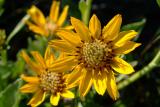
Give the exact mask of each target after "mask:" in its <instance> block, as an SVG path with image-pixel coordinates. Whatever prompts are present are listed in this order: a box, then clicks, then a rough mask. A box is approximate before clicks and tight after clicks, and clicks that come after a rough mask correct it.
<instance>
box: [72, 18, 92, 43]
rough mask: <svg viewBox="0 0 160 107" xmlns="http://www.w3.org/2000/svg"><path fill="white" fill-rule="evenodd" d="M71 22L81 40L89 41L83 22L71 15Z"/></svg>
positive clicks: (89, 37) (87, 31)
mask: <svg viewBox="0 0 160 107" xmlns="http://www.w3.org/2000/svg"><path fill="white" fill-rule="evenodd" d="M71 24H72V26H73V27H74V28H75V30H76V32H77V33H78V35H79V36H80V38H81V39H82V40H83V41H86V42H89V41H90V40H91V36H90V34H89V30H88V28H87V26H86V25H85V24H84V23H83V22H81V21H80V20H78V19H76V18H74V17H71Z"/></svg>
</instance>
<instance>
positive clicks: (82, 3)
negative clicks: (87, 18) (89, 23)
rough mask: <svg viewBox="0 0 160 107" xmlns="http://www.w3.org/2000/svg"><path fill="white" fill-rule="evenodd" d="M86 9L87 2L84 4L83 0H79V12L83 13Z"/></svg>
mask: <svg viewBox="0 0 160 107" xmlns="http://www.w3.org/2000/svg"><path fill="white" fill-rule="evenodd" d="M86 9H87V4H86V2H85V1H84V0H81V1H80V2H79V10H80V12H81V13H85V11H86Z"/></svg>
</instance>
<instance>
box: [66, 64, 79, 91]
mask: <svg viewBox="0 0 160 107" xmlns="http://www.w3.org/2000/svg"><path fill="white" fill-rule="evenodd" d="M81 70H82V68H81V67H80V66H77V67H76V68H75V69H74V70H73V71H72V72H71V73H70V74H69V76H68V78H67V80H66V81H67V83H68V86H67V87H69V88H72V87H75V86H76V85H77V83H78V82H79V81H80V79H81V77H82V76H81V73H82V72H81Z"/></svg>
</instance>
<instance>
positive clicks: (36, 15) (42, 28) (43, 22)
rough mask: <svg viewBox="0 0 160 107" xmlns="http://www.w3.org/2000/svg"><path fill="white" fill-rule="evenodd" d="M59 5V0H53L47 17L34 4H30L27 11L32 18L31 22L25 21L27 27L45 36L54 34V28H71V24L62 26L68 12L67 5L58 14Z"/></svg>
mask: <svg viewBox="0 0 160 107" xmlns="http://www.w3.org/2000/svg"><path fill="white" fill-rule="evenodd" d="M59 5H60V3H59V1H53V3H52V6H51V9H50V14H49V16H48V17H47V18H45V16H44V15H43V13H42V12H41V11H40V10H39V9H38V8H37V7H36V6H32V7H31V8H30V9H29V10H28V12H27V13H28V14H29V15H30V16H31V19H32V20H31V21H32V22H29V21H28V22H27V24H28V26H29V29H30V30H32V31H33V32H35V33H37V34H40V35H42V36H46V37H48V36H52V35H54V34H55V33H56V30H57V29H60V28H64V29H72V26H66V27H62V26H63V24H64V22H65V20H66V17H67V14H68V8H69V6H65V7H64V9H63V12H62V13H61V15H60V16H59Z"/></svg>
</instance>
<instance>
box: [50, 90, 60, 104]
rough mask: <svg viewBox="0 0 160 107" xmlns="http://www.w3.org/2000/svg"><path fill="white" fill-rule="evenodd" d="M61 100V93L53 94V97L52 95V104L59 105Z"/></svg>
mask: <svg viewBox="0 0 160 107" xmlns="http://www.w3.org/2000/svg"><path fill="white" fill-rule="evenodd" d="M59 100H60V95H59V93H58V94H56V95H53V94H52V95H51V97H50V102H51V104H52V105H54V106H57V105H58V102H59Z"/></svg>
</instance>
